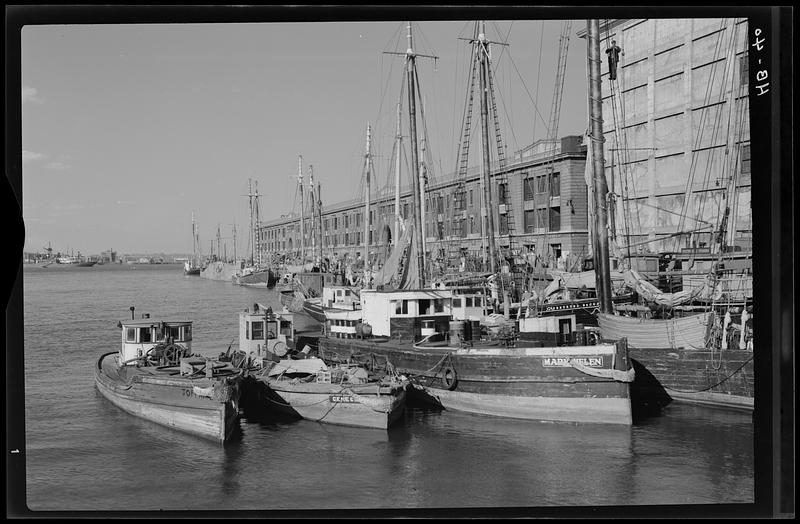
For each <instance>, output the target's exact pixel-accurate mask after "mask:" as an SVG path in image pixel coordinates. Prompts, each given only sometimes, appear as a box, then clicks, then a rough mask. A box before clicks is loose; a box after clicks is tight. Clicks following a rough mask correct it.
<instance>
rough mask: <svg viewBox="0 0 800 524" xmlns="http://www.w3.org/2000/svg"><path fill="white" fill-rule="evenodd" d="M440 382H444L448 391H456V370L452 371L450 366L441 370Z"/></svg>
mask: <svg viewBox="0 0 800 524" xmlns="http://www.w3.org/2000/svg"><path fill="white" fill-rule="evenodd" d="M442 382H444V385H445V386H447V389H448V390H449V391H453V390H454V389H456V386H457V385H458V376H457V375H456V370H455V369H453V367H452V366H445V367H444V369H442Z"/></svg>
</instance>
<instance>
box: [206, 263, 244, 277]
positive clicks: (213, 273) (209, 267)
mask: <svg viewBox="0 0 800 524" xmlns="http://www.w3.org/2000/svg"><path fill="white" fill-rule="evenodd" d="M240 269H241V268H240V266H239V265H238V264H234V263H233V262H225V261H223V260H211V261H209V262H208V263H207V264H206V266H205V267H204V268H203V269H201V270H200V277H202V278H207V279H209V280H221V281H223V282H232V281H233V278H234V275H235V274H236V272H237V271H239V270H240Z"/></svg>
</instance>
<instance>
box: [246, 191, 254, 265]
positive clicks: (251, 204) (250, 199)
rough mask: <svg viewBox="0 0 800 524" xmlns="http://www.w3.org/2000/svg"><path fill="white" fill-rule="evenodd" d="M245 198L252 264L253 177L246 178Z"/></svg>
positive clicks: (252, 262) (251, 262) (252, 260)
mask: <svg viewBox="0 0 800 524" xmlns="http://www.w3.org/2000/svg"><path fill="white" fill-rule="evenodd" d="M247 199H248V202H249V204H250V264H251V265H252V264H254V263H255V260H254V259H253V251H254V247H253V246H254V244H255V235H254V231H255V228H254V227H253V179H252V178H248V179H247Z"/></svg>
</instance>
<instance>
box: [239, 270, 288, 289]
mask: <svg viewBox="0 0 800 524" xmlns="http://www.w3.org/2000/svg"><path fill="white" fill-rule="evenodd" d="M233 281H234V282H235V283H236V284H238V285H240V286H250V287H273V286H275V283H276V282H277V281H278V279H277V278H276V276H275V273H273V272H272V271H271V270H269V269H265V270H261V271H255V272H253V273H250V274H249V275H236V276H234V279H233Z"/></svg>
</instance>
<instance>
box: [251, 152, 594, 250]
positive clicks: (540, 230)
mask: <svg viewBox="0 0 800 524" xmlns="http://www.w3.org/2000/svg"><path fill="white" fill-rule="evenodd" d="M585 167H586V146H585V145H584V144H583V137H581V136H566V137H563V138H561V139H560V140H558V141H556V142H555V143H553V142H550V141H546V140H541V141H538V142H536V143H534V144H532V145H530V146H528V147H526V148H524V149H522V150H520V151H517V152H516V153H515V154H514V155H513V156H510V157H509V158H507V159H506V166H505V169H501V168H500V166H499V165H497V164H495V165H493V166H492V169H491V172H492V177H491V184H492V188H491V189H492V192H493V199H492V200H493V203H494V210H493V212H494V213H495V218H496V220H495V236H496V237H497V240H498V244H499V245H500V247H501V249H502V250H503V255H504V256H506V257H510V256H516V257H525V256H530V255H538V256H540V257H541V258H543V259H550V260H551V261H554V260H555V259H557V258H559V257H561V256H565V255H567V254H570V253H572V254H574V255H576V256H578V257H581V256H583V257H585V256H587V254H588V243H589V232H588V207H587V206H588V203H587V190H586V181H585ZM462 178H463V179H462ZM481 194H482V182H481V173H480V168H479V167H478V166H475V167H472V168H470V169H469V170H468V171H467V174H466V176H465V177H459V176H457V175H456V173H452V174H450V175H446V176H444V177H440V181H439V182H434V183H431V184H430V185H428V186H427V188H426V202H425V209H426V217H427V219H426V223H425V240H426V244H425V249H426V252H427V256H428V257H429V258H430V259H431V260H432V261H435V260H437V259H439V260H441V259H442V258H452V257H454V256H456V257H458V256H461V255H463V256H465V258H469V259H472V260H479V259H481V258H482V256H483V253H484V252H485V250H486V246H485V242H486V240H485V235H484V234H482V231H481V216H482V215H481V213H482V210H481ZM411 202H412V193H411V187H410V184H409V185H408V186H407V187H405V188H402V189H401V192H400V214H401V216H402V217H403V218H404V219H407V218H410V213H411V205H412V204H411ZM459 204H460V205H459ZM364 209H365V206H364V202H363V200H358V199H356V200H351V201H347V202H340V203H336V204H329V205H323V206H322V211H321V218H322V234H319V233H318V230H319V228H318V227H317V228H316V231H317V239H313V238H312V235H313V234H314V233H313V232H314V231H315V229H313V228H312V221H311V215H310V213H306V214H305V215H304V221H305V222H304V227H303V232H304V233H305V237H306V238H305V242H304V243H303V242H301V238H300V229H301V228H300V215H299V214H298V213H293V214H289V215H285V216H283V217H280V218H276V219H273V220H270V221H267V222H262V223H261V224H260V228H259V234H258V237H257V238H258V241H257V243H258V247H259V249H260V250H261V253H262V255H264V256H266V257H270V256H272V255H289V256H298V255H299V254H300V249H301V245H303V244H304V245H305V249H306V255H307V256H311V250H312V244H315V245H316V246H317V250H318V251H317V252H318V253H319V250H320V247H319V244H316V242H319V241H320V240H318V239H321V242H322V245H321V252H322V256H323V257H328V258H337V257H338V258H341V257H344V256H349V257H353V258H357V257H363V256H364V253H363V252H364V238H363V235H364V230H365V228H364V224H363V218H364ZM394 209H395V195H394V194H391V195H388V194H384V195H379V196H376V197H375V198H373V199H371V204H370V228H369V235H370V238H369V245H370V257H376V256H377V257H378V259H385V256H386V255H387V253H388V252H389V247H390V246H391V245H392V243H393V238H394V237H395V236H396V234H397V233H396V231H395V217H394Z"/></svg>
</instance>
